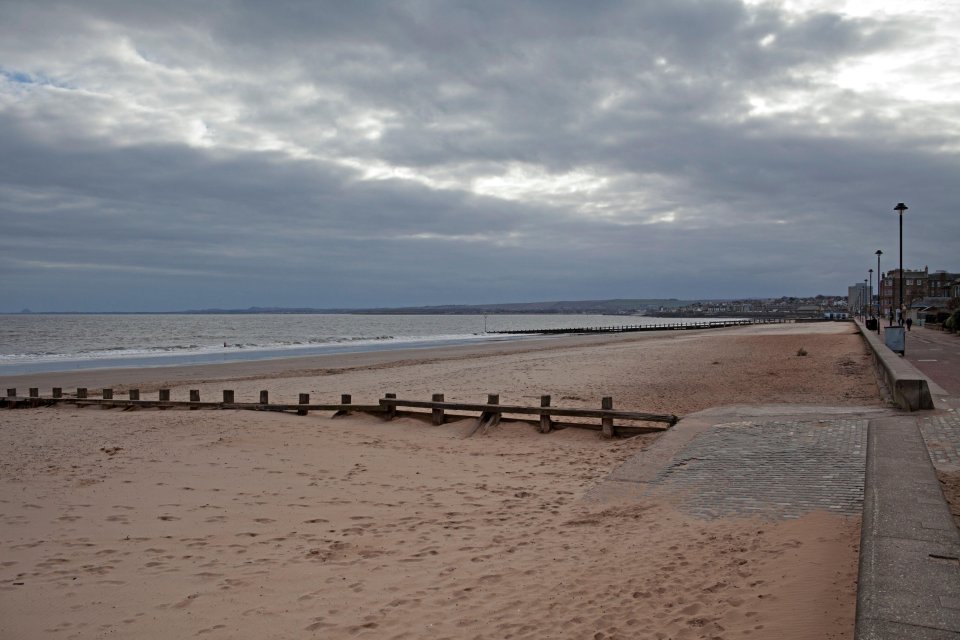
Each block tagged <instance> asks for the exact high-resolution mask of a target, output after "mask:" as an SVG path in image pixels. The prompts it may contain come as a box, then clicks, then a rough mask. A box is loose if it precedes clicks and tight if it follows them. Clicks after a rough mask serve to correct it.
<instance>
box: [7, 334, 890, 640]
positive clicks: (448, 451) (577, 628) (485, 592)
mask: <svg viewBox="0 0 960 640" xmlns="http://www.w3.org/2000/svg"><path fill="white" fill-rule="evenodd" d="M801 348H802V349H804V350H805V351H806V355H798V351H799V350H800V349H801ZM0 386H2V387H12V386H16V387H19V388H23V389H26V388H27V387H28V386H38V387H40V388H41V392H42V393H44V394H46V393H49V389H50V388H51V387H53V386H62V387H64V389H65V390H69V389H72V388H75V387H76V386H87V387H89V388H91V389H98V388H102V387H112V388H114V389H116V390H118V391H120V390H123V389H128V388H139V389H141V390H142V393H144V394H149V393H155V391H156V390H157V389H159V388H171V389H172V390H173V395H174V398H180V399H186V397H187V390H188V389H200V391H201V397H202V398H204V399H218V398H219V395H220V391H221V390H222V389H234V390H235V391H236V394H237V398H238V400H244V399H247V400H254V399H256V397H257V394H258V392H259V390H261V389H266V390H269V391H270V394H271V399H272V400H275V401H290V402H295V401H296V399H297V395H298V394H299V393H310V394H311V399H312V400H313V401H315V402H323V401H336V400H338V399H339V397H340V394H342V393H350V394H352V395H353V398H354V401H356V402H375V401H376V399H377V398H379V397H382V395H383V394H384V393H386V392H393V393H397V394H398V395H400V396H401V397H408V398H411V399H424V400H426V399H429V397H430V394H432V393H444V394H445V397H446V399H447V400H454V401H458V400H460V401H471V402H477V401H482V400H483V399H484V398H485V397H486V394H487V393H499V394H500V397H501V402H503V403H504V404H537V401H538V399H539V396H540V395H541V394H551V395H552V396H553V398H554V404H556V405H558V406H582V407H594V408H598V407H599V406H600V398H601V397H602V396H612V397H613V398H614V401H615V407H616V408H622V409H633V410H639V411H649V412H657V413H674V414H677V415H681V416H682V415H687V414H691V413H693V412H696V411H700V410H703V409H707V408H710V407H716V406H723V405H735V404H756V403H781V402H782V403H810V404H833V405H851V406H854V405H856V406H864V405H880V404H881V401H880V399H879V395H878V391H877V386H876V381H875V379H874V376H873V373H872V371H871V368H870V359H869V355H868V353H867V351H866V348H865V347H864V345H863V342H862V340H861V338H860V337H859V336H858V335H857V334H856V332H855V330H854V328H853V327H852V325H849V324H844V323H836V324H834V323H828V324H809V325H771V326H757V327H746V328H738V329H730V330H726V329H725V330H711V331H684V332H676V333H648V334H628V335H618V336H591V337H569V338H562V339H544V340H529V341H521V342H512V343H500V344H490V345H480V346H472V347H462V348H443V349H432V350H418V351H403V352H379V353H364V354H356V355H339V356H329V357H323V358H309V359H286V360H277V361H265V362H249V363H238V364H230V365H215V366H214V365H211V366H202V367H178V368H162V369H160V368H157V369H137V370H111V371H106V370H104V371H88V372H75V373H67V374H42V375H35V376H23V377H21V378H4V379H2V380H0ZM0 421H2V423H3V428H2V429H0V505H2V517H0V637H2V638H42V637H51V638H56V637H59V638H106V637H131V638H183V637H194V636H196V637H204V638H211V639H214V638H290V637H318V638H319V637H322V638H353V637H357V638H395V639H401V638H410V639H413V638H476V639H481V638H596V639H600V638H658V639H666V638H675V639H679V638H724V639H731V638H785V639H800V638H810V639H813V638H818V639H822V638H851V637H852V630H853V620H854V608H855V579H856V568H857V547H858V542H859V520H858V519H857V518H849V517H842V516H838V515H835V514H827V513H819V512H815V513H812V514H810V515H807V516H804V517H802V518H800V519H798V520H792V521H768V520H759V519H748V518H719V519H713V520H707V519H695V518H691V517H688V516H685V515H683V514H681V513H680V512H678V511H677V510H676V509H674V508H673V506H672V505H670V504H664V503H657V502H642V501H641V502H636V501H634V502H629V503H595V502H591V501H588V500H583V496H584V494H585V492H586V491H587V490H589V489H590V488H591V487H593V486H594V485H595V484H596V483H597V482H598V481H600V480H601V479H602V478H604V477H605V476H606V475H607V474H608V473H609V472H610V471H611V470H612V469H613V468H615V467H616V466H617V465H618V464H619V463H621V462H623V461H624V460H626V459H628V458H629V457H630V456H631V455H633V454H635V453H636V452H638V451H640V450H641V449H643V448H645V447H648V446H650V444H651V443H653V442H654V441H655V439H656V438H657V435H655V434H651V435H644V436H639V437H636V438H629V439H618V440H612V441H609V440H602V439H600V438H598V437H597V434H596V433H595V432H592V431H583V430H575V429H566V430H563V431H559V432H554V433H550V434H539V433H537V432H536V430H535V429H534V428H533V427H532V426H529V425H526V424H520V423H510V422H505V423H503V424H501V425H500V426H499V427H497V428H496V429H494V430H493V431H491V432H490V433H487V434H486V435H483V436H480V437H473V438H465V437H464V436H465V435H466V434H467V432H468V431H469V429H470V427H471V426H472V421H459V422H453V423H449V424H446V425H443V426H441V427H433V426H430V425H429V423H428V422H427V421H424V420H418V419H413V418H401V419H397V420H394V421H391V422H385V421H382V420H380V419H378V418H374V417H369V416H362V415H352V416H345V417H338V418H332V417H330V415H329V414H321V413H311V414H310V415H308V416H296V415H290V414H274V413H260V412H234V411H188V410H168V411H156V410H140V411H123V410H121V409H108V410H105V409H100V408H77V407H72V406H60V407H56V408H44V409H32V410H16V411H3V412H2V413H0Z"/></svg>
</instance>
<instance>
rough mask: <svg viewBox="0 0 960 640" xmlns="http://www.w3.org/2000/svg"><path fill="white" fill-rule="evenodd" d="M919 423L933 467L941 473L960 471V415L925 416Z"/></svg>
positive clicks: (954, 413)
mask: <svg viewBox="0 0 960 640" xmlns="http://www.w3.org/2000/svg"><path fill="white" fill-rule="evenodd" d="M917 423H918V425H919V426H920V433H921V434H922V435H923V440H924V442H925V443H926V445H927V452H928V453H929V454H930V461H931V462H932V463H933V466H935V467H936V468H937V469H939V470H941V471H956V470H958V469H960V414H957V413H956V412H953V411H951V412H947V413H942V414H940V415H929V416H924V417H922V418H920V419H919V420H918V421H917Z"/></svg>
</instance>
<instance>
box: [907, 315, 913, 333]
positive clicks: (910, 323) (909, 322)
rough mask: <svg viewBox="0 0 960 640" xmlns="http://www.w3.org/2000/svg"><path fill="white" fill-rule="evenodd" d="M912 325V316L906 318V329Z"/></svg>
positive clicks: (908, 329)
mask: <svg viewBox="0 0 960 640" xmlns="http://www.w3.org/2000/svg"><path fill="white" fill-rule="evenodd" d="M912 326H913V318H907V331H910V327H912Z"/></svg>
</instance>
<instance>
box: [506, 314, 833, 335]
mask: <svg viewBox="0 0 960 640" xmlns="http://www.w3.org/2000/svg"><path fill="white" fill-rule="evenodd" d="M820 321H821V319H820V318H811V319H807V320H804V319H794V318H751V319H748V320H710V321H708V322H687V323H679V322H670V323H663V324H632V325H631V324H627V325H614V326H609V327H576V328H570V329H515V330H511V331H488V332H487V333H495V334H512V335H538V334H544V335H547V334H562V333H629V332H634V331H680V330H688V329H721V328H723V327H739V326H743V325H750V324H789V323H794V322H820Z"/></svg>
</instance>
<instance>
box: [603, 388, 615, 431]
mask: <svg viewBox="0 0 960 640" xmlns="http://www.w3.org/2000/svg"><path fill="white" fill-rule="evenodd" d="M600 408H601V409H606V410H608V411H610V410H613V398H611V397H610V396H605V397H604V398H603V400H602V401H601V403H600ZM600 433H601V435H602V436H603V437H604V438H612V437H614V436H615V435H617V432H616V429H614V427H613V418H600Z"/></svg>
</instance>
